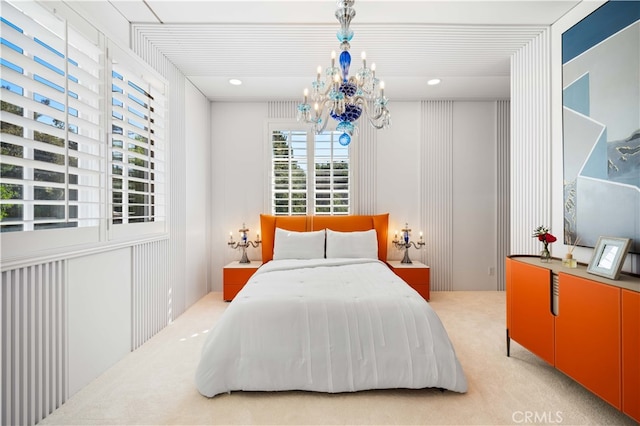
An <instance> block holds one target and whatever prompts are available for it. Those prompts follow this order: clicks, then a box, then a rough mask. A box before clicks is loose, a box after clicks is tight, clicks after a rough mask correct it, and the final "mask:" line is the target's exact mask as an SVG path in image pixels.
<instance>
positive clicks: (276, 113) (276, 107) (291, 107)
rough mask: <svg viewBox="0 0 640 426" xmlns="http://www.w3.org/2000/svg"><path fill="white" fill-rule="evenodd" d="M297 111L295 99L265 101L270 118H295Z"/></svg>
mask: <svg viewBox="0 0 640 426" xmlns="http://www.w3.org/2000/svg"><path fill="white" fill-rule="evenodd" d="M297 111H298V102H296V101H273V102H267V112H268V117H269V118H270V119H274V120H275V119H280V120H295V119H296V114H297Z"/></svg>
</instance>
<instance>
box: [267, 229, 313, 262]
mask: <svg viewBox="0 0 640 426" xmlns="http://www.w3.org/2000/svg"><path fill="white" fill-rule="evenodd" d="M274 238H275V241H274V242H273V260H284V259H323V258H324V229H323V230H321V231H311V232H296V231H287V230H286V229H281V228H276V234H275V237H274Z"/></svg>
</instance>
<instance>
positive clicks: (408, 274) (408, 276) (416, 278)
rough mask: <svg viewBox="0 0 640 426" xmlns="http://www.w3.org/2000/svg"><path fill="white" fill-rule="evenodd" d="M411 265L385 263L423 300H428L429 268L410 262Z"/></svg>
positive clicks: (392, 261)
mask: <svg viewBox="0 0 640 426" xmlns="http://www.w3.org/2000/svg"><path fill="white" fill-rule="evenodd" d="M412 262H413V263H400V261H399V260H389V261H387V263H388V264H389V267H390V268H391V270H392V271H393V272H394V273H395V274H396V275H397V276H399V277H400V278H402V279H403V280H404V281H405V282H406V283H407V284H409V285H410V286H411V287H412V288H413V289H414V290H415V291H417V292H418V293H420V296H422V297H424V298H425V300H429V271H430V268H429V267H428V266H427V265H425V264H424V263H420V262H416V261H415V260H414V261H412Z"/></svg>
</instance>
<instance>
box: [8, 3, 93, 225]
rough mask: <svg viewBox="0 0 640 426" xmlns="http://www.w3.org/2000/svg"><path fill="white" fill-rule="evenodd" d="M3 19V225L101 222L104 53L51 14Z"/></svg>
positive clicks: (13, 14)
mask: <svg viewBox="0 0 640 426" xmlns="http://www.w3.org/2000/svg"><path fill="white" fill-rule="evenodd" d="M0 20H1V21H2V22H1V25H2V37H1V44H2V47H1V48H2V50H1V58H0V61H1V65H2V108H1V109H2V113H1V114H2V115H1V120H0V121H1V135H2V138H1V152H0V154H1V156H0V161H1V163H2V164H1V167H0V231H2V232H9V231H32V230H38V229H49V228H68V227H87V226H97V225H98V222H99V217H100V199H99V197H100V188H99V185H100V162H101V158H102V157H101V155H100V127H99V124H100V110H99V104H98V103H99V99H100V80H99V79H100V63H99V58H100V51H99V49H98V48H97V47H96V46H95V45H92V44H90V43H87V42H86V41H85V40H84V38H83V37H81V36H80V35H78V34H77V33H76V32H75V31H74V30H73V28H70V27H67V26H65V24H64V23H63V22H61V21H59V20H57V19H55V18H53V17H51V19H50V21H48V22H47V20H46V16H42V17H40V22H35V21H32V20H30V19H28V18H27V17H26V16H25V15H23V14H22V13H21V12H20V11H18V10H17V9H15V8H14V7H13V6H11V5H10V4H7V3H4V2H3V6H2V17H1V18H0ZM65 36H66V39H65Z"/></svg>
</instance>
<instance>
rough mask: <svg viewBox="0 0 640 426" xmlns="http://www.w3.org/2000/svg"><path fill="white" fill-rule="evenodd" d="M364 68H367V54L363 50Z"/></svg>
mask: <svg viewBox="0 0 640 426" xmlns="http://www.w3.org/2000/svg"><path fill="white" fill-rule="evenodd" d="M361 56H362V68H364V69H367V54H366V52H362V55H361Z"/></svg>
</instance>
